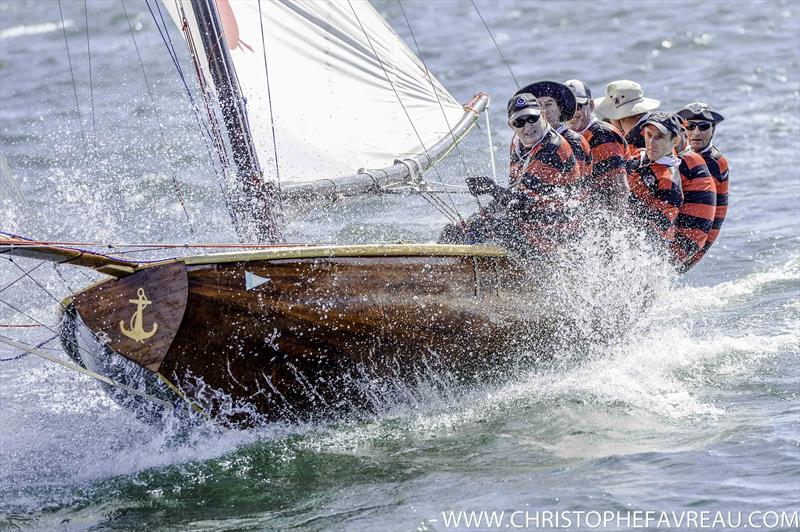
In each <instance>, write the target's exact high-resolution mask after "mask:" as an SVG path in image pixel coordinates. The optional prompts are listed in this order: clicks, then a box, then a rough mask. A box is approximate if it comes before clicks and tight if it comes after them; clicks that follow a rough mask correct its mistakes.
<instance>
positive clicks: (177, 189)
mask: <svg viewBox="0 0 800 532" xmlns="http://www.w3.org/2000/svg"><path fill="white" fill-rule="evenodd" d="M85 1H86V0H84V2H85ZM120 3H121V4H122V11H123V12H124V13H125V21H126V22H127V23H128V30H129V31H130V33H131V39H133V47H134V48H135V49H136V57H137V58H138V60H139V68H140V69H141V71H142V77H143V78H144V84H145V87H146V88H147V95H148V96H149V98H150V103H151V104H152V106H153V113H154V114H155V118H156V123H157V124H158V133H159V135H160V136H161V145H162V147H163V148H164V152H165V153H166V155H167V159H169V160H170V161H171V160H172V158H171V157H170V150H169V148H168V146H167V137H166V135H165V131H164V125H163V124H162V123H161V117H160V116H159V110H158V106H157V105H156V101H155V98H153V92H152V91H151V90H150V80H149V79H147V73H146V72H145V70H144V63H143V62H142V56H141V54H140V53H139V45H138V44H137V43H136V35H135V34H134V33H133V26H132V25H131V20H130V18H128V10H127V9H126V8H125V0H120ZM87 24H88V23H87ZM171 162H172V161H171ZM170 177H171V178H172V184H173V186H174V188H175V193H176V194H177V195H178V202H179V203H180V205H181V209H182V210H183V215H184V216H185V217H186V223H188V224H189V234H190V235H192V236H194V226H193V225H192V221H191V220H190V219H189V212H188V211H187V210H186V203H185V201H184V197H183V191H182V190H181V187H180V184H179V183H178V178H177V176H176V175H175V172H170Z"/></svg>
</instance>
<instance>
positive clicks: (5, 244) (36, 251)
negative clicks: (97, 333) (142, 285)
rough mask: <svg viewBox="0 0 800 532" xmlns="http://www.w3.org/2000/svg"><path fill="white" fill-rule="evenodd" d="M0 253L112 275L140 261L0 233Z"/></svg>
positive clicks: (133, 268) (131, 268) (127, 271)
mask: <svg viewBox="0 0 800 532" xmlns="http://www.w3.org/2000/svg"><path fill="white" fill-rule="evenodd" d="M0 254H7V255H15V256H18V257H28V258H31V259H38V260H46V261H50V262H55V263H63V264H72V265H75V266H83V267H85V268H91V269H93V270H97V271H98V272H100V273H104V274H106V275H111V276H112V277H124V276H126V275H130V274H132V273H133V272H134V271H136V269H137V268H139V267H140V266H141V263H138V262H134V261H129V260H125V259H119V258H115V257H109V256H108V255H103V254H101V253H95V252H92V251H85V250H82V249H75V248H68V247H62V246H51V245H46V244H41V243H39V242H35V241H32V240H26V239H24V238H19V237H11V236H7V235H4V234H1V233H0Z"/></svg>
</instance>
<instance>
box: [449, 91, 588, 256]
mask: <svg viewBox="0 0 800 532" xmlns="http://www.w3.org/2000/svg"><path fill="white" fill-rule="evenodd" d="M507 110H508V125H509V126H510V127H511V129H513V130H514V137H513V139H512V141H511V164H510V168H509V181H510V183H509V187H508V188H503V187H501V186H499V185H498V184H497V183H495V182H494V181H492V179H490V178H489V177H486V176H472V177H468V178H467V179H466V181H467V186H468V187H469V190H470V192H471V193H472V194H473V195H475V196H478V195H481V194H490V195H492V196H493V197H494V201H492V203H491V204H489V206H487V207H486V208H484V209H482V210H481V211H480V212H479V213H477V214H476V215H475V216H473V217H472V218H470V220H468V221H467V228H466V230H465V233H466V234H465V239H464V241H465V242H466V243H475V242H481V241H497V242H499V243H500V244H503V245H506V246H507V247H510V248H511V249H512V250H514V251H517V252H518V253H520V254H523V255H532V254H533V255H541V254H543V253H549V252H552V251H554V250H555V249H556V248H557V247H558V245H559V243H561V242H563V241H565V240H566V239H569V238H572V237H574V236H575V235H576V233H577V231H578V228H579V224H578V219H577V212H576V203H578V202H575V201H574V200H575V199H576V195H577V194H578V192H579V186H578V185H579V182H580V176H579V174H578V165H577V161H576V160H575V155H573V153H572V148H570V145H569V143H568V142H567V141H566V140H565V139H564V138H563V137H562V136H561V135H559V134H558V133H556V131H555V130H554V129H553V128H552V127H550V125H549V124H548V122H547V120H546V119H545V117H544V116H543V115H544V113H543V109H542V107H541V105H540V104H539V101H538V100H537V99H536V97H535V96H534V95H533V94H530V93H518V94H515V95H514V96H512V97H511V99H510V100H509V102H508V109H507ZM443 237H444V235H443Z"/></svg>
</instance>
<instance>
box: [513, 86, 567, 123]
mask: <svg viewBox="0 0 800 532" xmlns="http://www.w3.org/2000/svg"><path fill="white" fill-rule="evenodd" d="M524 92H527V93H529V94H533V95H534V96H536V97H537V98H539V97H541V96H550V97H551V98H553V99H554V100H555V101H556V103H557V104H558V110H559V111H561V113H560V114H559V120H561V121H562V122H566V121H567V120H569V119H570V118H572V117H573V116H574V115H575V109H576V108H577V105H576V103H575V95H574V94H573V93H572V91H571V90H570V89H569V87H567V86H566V85H564V84H563V83H558V82H557V81H537V82H536V83H531V84H530V85H526V86H525V87H522V88H521V89H520V90H518V91H517V92H516V94H522V93H524Z"/></svg>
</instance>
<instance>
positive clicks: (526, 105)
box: [508, 92, 542, 122]
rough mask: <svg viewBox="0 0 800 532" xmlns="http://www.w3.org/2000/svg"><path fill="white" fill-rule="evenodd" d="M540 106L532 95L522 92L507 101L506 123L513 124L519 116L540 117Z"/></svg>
mask: <svg viewBox="0 0 800 532" xmlns="http://www.w3.org/2000/svg"><path fill="white" fill-rule="evenodd" d="M541 114H542V106H541V105H539V100H537V99H536V96H534V95H533V94H530V93H527V92H523V93H520V94H515V95H514V96H512V97H511V99H510V100H508V121H509V122H513V121H514V120H516V119H517V118H519V117H521V116H527V115H541Z"/></svg>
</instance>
